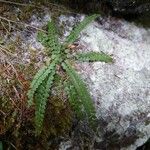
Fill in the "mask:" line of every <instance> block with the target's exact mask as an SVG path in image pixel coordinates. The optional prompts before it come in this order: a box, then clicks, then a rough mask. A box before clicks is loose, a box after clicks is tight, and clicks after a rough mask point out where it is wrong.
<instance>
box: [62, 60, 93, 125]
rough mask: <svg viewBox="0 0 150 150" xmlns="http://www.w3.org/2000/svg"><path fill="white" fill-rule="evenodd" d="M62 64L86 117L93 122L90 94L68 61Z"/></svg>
mask: <svg viewBox="0 0 150 150" xmlns="http://www.w3.org/2000/svg"><path fill="white" fill-rule="evenodd" d="M62 66H63V68H64V69H65V70H66V72H67V74H68V75H69V77H70V80H71V82H72V84H73V85H74V87H75V89H76V91H77V93H78V95H79V98H80V100H81V102H82V104H83V107H84V109H85V112H86V115H87V118H88V119H89V123H91V124H93V121H94V120H95V108H94V105H93V102H92V99H91V96H90V94H89V92H88V90H87V88H86V85H85V84H84V82H83V81H82V79H81V78H80V77H79V75H78V74H77V73H76V71H75V70H74V69H73V68H72V67H71V65H70V64H69V62H67V61H66V63H63V64H62Z"/></svg>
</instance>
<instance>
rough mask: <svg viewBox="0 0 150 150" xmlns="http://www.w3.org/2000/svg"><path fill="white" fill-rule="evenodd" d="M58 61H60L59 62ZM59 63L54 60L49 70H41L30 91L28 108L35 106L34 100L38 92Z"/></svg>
mask: <svg viewBox="0 0 150 150" xmlns="http://www.w3.org/2000/svg"><path fill="white" fill-rule="evenodd" d="M57 61H58V60H57ZM57 61H56V60H54V61H53V62H52V63H51V64H50V65H49V66H48V67H47V68H46V67H44V68H43V69H42V70H40V71H39V72H38V73H37V75H35V77H34V79H33V81H32V83H31V86H30V90H29V91H28V94H27V95H28V106H31V105H32V104H33V98H34V94H35V92H36V90H37V89H38V87H39V86H40V84H42V82H43V81H44V80H45V79H46V77H47V76H48V75H49V74H50V73H51V72H52V71H53V70H55V66H56V64H57Z"/></svg>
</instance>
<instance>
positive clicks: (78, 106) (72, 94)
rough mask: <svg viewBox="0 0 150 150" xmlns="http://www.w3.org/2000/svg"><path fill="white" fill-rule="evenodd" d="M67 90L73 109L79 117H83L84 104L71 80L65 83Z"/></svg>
mask: <svg viewBox="0 0 150 150" xmlns="http://www.w3.org/2000/svg"><path fill="white" fill-rule="evenodd" d="M65 91H66V93H67V95H68V98H69V102H70V105H71V106H72V108H73V110H74V111H75V113H76V115H77V118H78V119H83V117H84V115H83V113H84V112H83V104H82V102H81V100H80V99H79V97H78V93H77V91H76V89H75V87H74V86H73V85H72V84H71V83H70V82H69V81H68V82H67V83H65Z"/></svg>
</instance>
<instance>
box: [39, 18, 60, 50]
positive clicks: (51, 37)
mask: <svg viewBox="0 0 150 150" xmlns="http://www.w3.org/2000/svg"><path fill="white" fill-rule="evenodd" d="M37 38H38V40H39V42H41V43H42V44H43V45H44V46H45V47H47V48H49V49H50V50H51V51H53V52H54V53H58V52H60V48H61V44H60V42H59V41H58V34H57V29H56V26H55V24H54V22H53V21H51V22H48V34H45V33H43V32H39V33H38V36H37Z"/></svg>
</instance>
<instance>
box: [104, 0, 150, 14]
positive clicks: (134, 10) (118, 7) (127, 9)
mask: <svg viewBox="0 0 150 150" xmlns="http://www.w3.org/2000/svg"><path fill="white" fill-rule="evenodd" d="M104 1H107V2H108V3H109V4H110V5H111V6H112V8H113V10H114V11H115V12H119V13H121V14H141V13H146V12H150V1H147V0H142V1H141V0H126V1H124V0H115V1H112V0H104Z"/></svg>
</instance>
